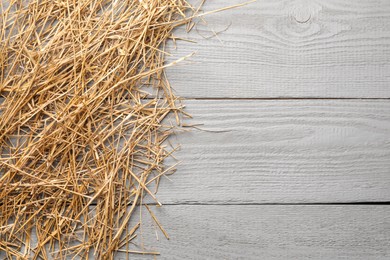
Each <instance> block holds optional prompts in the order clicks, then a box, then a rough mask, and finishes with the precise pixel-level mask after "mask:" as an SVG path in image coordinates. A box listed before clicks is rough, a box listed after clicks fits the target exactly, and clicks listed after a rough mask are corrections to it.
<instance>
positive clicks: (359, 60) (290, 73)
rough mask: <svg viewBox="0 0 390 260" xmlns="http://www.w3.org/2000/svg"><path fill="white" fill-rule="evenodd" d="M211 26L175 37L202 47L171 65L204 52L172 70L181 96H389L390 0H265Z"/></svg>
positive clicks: (209, 4)
mask: <svg viewBox="0 0 390 260" xmlns="http://www.w3.org/2000/svg"><path fill="white" fill-rule="evenodd" d="M194 2H199V1H194ZM243 2H245V0H230V1H206V4H205V7H204V9H205V11H210V10H215V9H218V8H221V7H225V6H229V5H234V4H236V3H243ZM204 20H206V21H207V22H208V25H207V26H205V25H203V24H202V23H199V24H198V25H197V26H196V27H195V29H193V31H192V33H190V34H189V35H187V34H186V33H184V32H182V31H177V32H176V33H177V35H178V36H180V37H185V38H189V39H190V40H195V41H197V44H193V43H188V42H180V43H179V44H178V49H177V51H173V53H175V56H174V57H172V60H174V59H175V58H178V57H181V56H184V55H188V54H189V53H191V52H192V51H197V53H196V55H195V56H194V57H192V58H191V59H190V60H191V61H192V62H191V64H190V65H184V66H183V65H179V66H176V67H174V68H171V69H170V70H169V74H168V75H169V77H170V79H171V82H172V86H173V87H174V88H175V89H176V90H177V92H178V93H179V94H180V95H181V96H184V97H192V98H195V97H196V98H203V97H207V98H213V97H218V98H223V97H240V98H244V97H245V98H255V97H256V98H259V97H335V98H339V97H353V98H384V97H386V98H389V97H390V88H389V80H390V62H389V60H390V26H389V24H390V1H388V0H379V1H378V0H356V1H345V0H332V1H329V0H317V1H311V0H295V1H285V0H258V1H256V2H254V3H251V4H248V5H247V6H244V7H240V8H236V9H231V10H227V11H224V12H220V13H217V14H211V15H208V16H206V17H205V18H204ZM229 25H230V27H229ZM227 27H229V28H228V30H227V31H225V32H222V33H220V34H218V37H214V38H211V39H204V37H210V36H213V32H212V30H214V31H215V32H218V31H221V30H225V29H226V28H227Z"/></svg>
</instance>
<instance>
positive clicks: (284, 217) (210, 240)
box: [117, 205, 390, 260]
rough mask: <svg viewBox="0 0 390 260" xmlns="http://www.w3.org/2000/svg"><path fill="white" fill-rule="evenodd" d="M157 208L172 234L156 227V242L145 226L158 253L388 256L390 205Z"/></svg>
mask: <svg viewBox="0 0 390 260" xmlns="http://www.w3.org/2000/svg"><path fill="white" fill-rule="evenodd" d="M144 210H145V209H144ZM153 210H154V211H156V209H153ZM157 214H158V215H159V217H160V222H161V223H162V225H164V227H165V228H166V229H167V231H168V234H169V235H170V237H171V240H169V241H167V240H166V239H165V238H164V237H163V235H162V233H161V232H160V231H159V230H157V231H156V232H157V234H158V237H159V239H160V241H159V242H156V235H155V232H154V231H153V230H150V229H149V228H145V229H144V239H143V243H144V247H145V249H147V250H152V251H159V252H160V253H161V255H160V256H159V257H157V259H243V260H244V259H245V260H246V259H254V260H258V259H299V260H305V259H307V260H309V259H310V260H312V259H324V260H325V259H326V260H327V259H332V260H338V259H345V260H347V259H348V260H349V259H353V260H368V259H369V260H374V259H375V260H382V259H383V260H387V259H389V253H390V206H370V205H359V206H356V205H355V206H345V205H344V206H341V205H337V206H334V205H333V206H331V205H327V206H317V205H306V206H302V205H299V206H297V205H287V206H283V205H245V206H243V205H207V206H193V205H192V206H188V205H177V206H164V207H162V208H161V209H160V210H157ZM144 215H145V219H144V221H145V225H144V226H149V227H150V226H151V224H150V223H151V221H150V217H149V216H148V214H147V213H146V212H145V214H144ZM117 259H118V260H121V259H123V260H125V259H126V258H125V256H123V255H121V254H119V255H118V256H117ZM131 259H153V257H143V256H138V257H137V256H135V257H134V258H131Z"/></svg>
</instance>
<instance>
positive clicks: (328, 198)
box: [117, 0, 390, 260]
mask: <svg viewBox="0 0 390 260" xmlns="http://www.w3.org/2000/svg"><path fill="white" fill-rule="evenodd" d="M192 2H198V1H192ZM240 2H243V1H241V0H229V1H213V0H211V1H207V2H206V4H205V7H204V10H205V11H208V10H214V9H218V8H222V7H225V6H228V5H233V4H237V3H240ZM205 20H206V21H207V22H208V24H207V25H205V24H204V23H202V22H199V23H198V24H197V25H196V27H195V29H194V30H193V31H192V32H191V33H190V34H185V33H184V32H183V31H177V32H176V34H177V36H178V37H186V38H188V39H190V40H195V41H197V44H194V43H189V42H183V41H180V42H178V44H177V49H176V50H175V51H174V50H173V45H171V46H170V49H171V50H172V53H173V54H174V55H173V56H172V57H171V58H170V59H171V60H175V59H176V58H178V57H181V56H184V55H188V54H190V53H192V52H193V51H196V55H195V56H193V57H192V58H191V59H189V60H187V61H185V62H183V63H181V64H180V65H178V66H175V67H174V68H170V69H169V72H168V76H169V78H170V79H171V83H172V86H173V88H174V89H175V90H176V92H177V93H178V94H179V95H181V96H183V97H185V98H187V99H190V100H186V101H185V104H186V105H187V111H188V112H189V113H191V114H192V115H193V116H194V119H193V120H186V121H185V123H186V124H202V125H199V126H198V127H199V128H201V129H202V130H197V129H193V130H192V131H191V132H186V133H182V134H180V135H178V136H177V138H172V139H171V142H173V143H176V144H178V143H180V144H181V147H182V148H181V150H180V151H178V152H176V154H175V156H176V157H177V158H178V159H179V160H181V161H182V164H181V165H179V166H178V167H177V168H178V171H177V173H176V174H174V175H172V176H169V178H170V180H171V181H169V180H166V179H164V180H162V183H161V186H160V191H159V193H158V198H159V199H160V201H161V202H162V204H165V205H164V207H162V208H161V209H156V215H157V217H158V218H159V220H160V222H161V224H162V225H163V226H164V228H165V229H166V230H167V232H168V233H169V235H170V237H171V240H169V241H167V240H165V238H164V237H163V235H162V234H161V232H160V231H157V234H158V236H159V240H160V241H159V242H158V243H157V244H156V242H155V241H156V238H155V235H154V234H155V231H153V230H151V227H152V226H153V225H152V224H151V223H150V217H149V216H148V215H147V214H144V215H145V217H144V219H145V221H144V227H143V236H142V237H143V239H142V240H141V241H139V242H141V244H144V246H145V249H153V250H157V251H159V252H160V253H161V255H160V256H158V257H157V259H266V260H268V259H271V260H273V259H275V260H276V259H277V260H282V259H329V260H333V259H361V260H366V259H369V260H371V259H374V260H376V259H383V260H385V259H390V217H389V216H390V205H388V204H386V203H388V202H390V100H389V98H390V1H388V0H355V1H348V0H306V1H305V0H295V1H294V0H283V1H282V0H258V1H257V2H254V3H251V4H249V5H247V6H244V7H240V8H237V9H232V10H227V11H224V12H220V13H217V14H213V15H210V16H207V17H206V18H205ZM227 28H228V29H227ZM225 29H227V30H226V31H224V30H225ZM212 30H214V31H215V32H217V37H215V36H214V37H212V38H210V36H213V35H214V33H213V32H212ZM220 31H223V32H220ZM218 32H220V33H218ZM361 203H365V205H360V204H361ZM371 203H375V205H370V204H371ZM266 204H272V205H266ZM291 204H294V205H291ZM313 204H315V205H313ZM335 204H338V205H335ZM366 204H367V205H366ZM143 212H144V213H145V210H143ZM148 218H149V219H148ZM140 237H141V236H140ZM153 245H154V246H153ZM117 259H126V257H125V256H124V255H123V254H119V255H118V257H117ZM131 259H154V257H153V256H135V257H134V256H131Z"/></svg>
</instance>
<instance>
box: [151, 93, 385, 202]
mask: <svg viewBox="0 0 390 260" xmlns="http://www.w3.org/2000/svg"><path fill="white" fill-rule="evenodd" d="M186 104H187V105H188V106H187V111H188V112H189V113H190V114H192V115H193V116H194V119H193V120H186V121H185V122H184V123H186V124H195V125H197V124H203V125H199V126H198V127H199V128H201V129H203V130H204V131H203V130H196V129H193V130H192V131H191V132H183V133H180V134H178V135H177V138H176V140H175V139H171V142H173V143H176V144H181V150H180V151H178V152H176V153H175V156H176V157H177V159H178V160H180V161H181V162H182V163H181V164H180V165H179V166H178V171H177V173H176V174H174V175H172V176H170V177H169V178H170V180H171V181H168V180H166V179H164V180H163V183H162V186H161V187H162V188H161V189H160V191H159V193H158V197H159V198H160V200H161V202H162V203H163V204H164V203H165V204H183V203H184V204H242V203H243V204H252V203H336V202H337V203H338V202H378V201H390V102H389V101H381V100H364V101H363V100H262V101H260V100H187V101H186Z"/></svg>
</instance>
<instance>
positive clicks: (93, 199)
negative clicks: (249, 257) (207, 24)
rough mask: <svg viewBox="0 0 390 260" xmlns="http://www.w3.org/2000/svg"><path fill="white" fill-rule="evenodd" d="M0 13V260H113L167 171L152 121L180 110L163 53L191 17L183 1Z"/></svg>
mask: <svg viewBox="0 0 390 260" xmlns="http://www.w3.org/2000/svg"><path fill="white" fill-rule="evenodd" d="M0 3H1V8H0V12H1V14H0V27H1V29H0V30H1V36H0V37H1V43H0V153H1V156H0V187H1V189H0V252H2V253H0V255H1V254H3V256H4V257H7V258H12V257H13V258H18V259H25V258H30V257H31V258H32V259H40V258H43V259H48V258H56V259H66V258H67V257H71V256H78V257H81V258H82V259H86V258H87V257H88V255H89V256H91V255H94V257H95V258H96V259H113V257H114V253H115V252H117V251H118V249H122V250H125V249H126V245H127V244H128V243H129V242H130V241H132V240H133V239H134V238H135V237H136V235H137V229H138V227H139V226H140V220H134V218H136V217H137V216H135V215H134V212H135V211H134V209H135V208H136V207H138V205H141V204H142V201H143V200H144V197H145V196H150V198H152V199H153V200H154V203H156V204H159V202H158V200H157V198H156V197H155V195H154V194H155V189H154V188H153V189H151V188H150V185H151V184H154V186H156V185H158V183H159V180H160V178H161V177H162V176H163V175H165V174H169V173H170V172H171V171H172V168H170V167H164V165H163V161H164V159H165V158H167V157H168V156H170V151H169V150H167V149H166V146H165V145H164V141H165V140H166V139H167V138H168V137H169V136H170V135H171V134H172V132H173V130H172V129H173V126H172V125H171V124H170V123H168V122H167V121H163V120H164V118H166V117H167V116H168V115H175V117H176V118H178V117H179V114H180V113H182V111H181V107H180V106H179V105H178V102H177V100H178V99H177V97H176V96H175V95H174V94H173V92H172V90H171V88H170V85H169V83H168V81H167V79H166V76H165V72H164V69H165V68H166V67H167V66H170V65H172V64H164V60H165V59H164V57H165V55H166V53H165V51H164V49H165V44H166V43H167V40H168V39H170V38H171V37H172V30H173V29H174V28H175V27H177V26H180V25H183V24H185V23H188V21H189V18H190V17H188V14H190V13H191V15H193V14H194V12H196V11H197V10H194V9H193V8H192V7H191V6H190V5H189V4H188V3H187V2H186V1H185V0H125V1H119V0H114V1H112V0H110V1H108V0H29V1H26V0H24V1H22V0H9V1H0ZM186 14H187V15H186ZM148 93H149V94H148ZM157 97H158V98H157ZM175 117H174V118H175ZM173 122H177V120H173ZM148 187H149V188H148ZM148 209H149V208H148ZM150 212H151V211H150ZM151 214H152V216H153V219H155V221H156V223H157V225H158V226H159V227H160V228H161V229H162V227H161V225H160V224H159V223H158V220H157V219H156V218H155V216H154V215H153V213H152V212H151ZM130 220H131V221H130ZM130 223H132V224H130ZM162 231H163V233H164V234H165V235H166V233H165V231H164V230H163V229H162Z"/></svg>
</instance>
